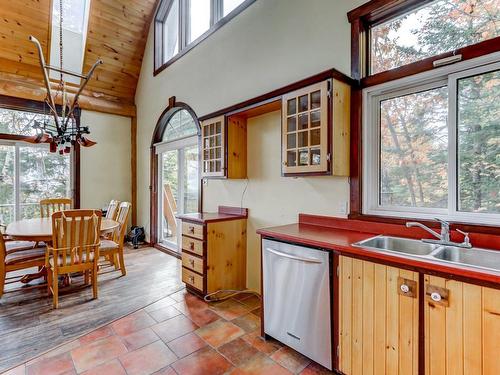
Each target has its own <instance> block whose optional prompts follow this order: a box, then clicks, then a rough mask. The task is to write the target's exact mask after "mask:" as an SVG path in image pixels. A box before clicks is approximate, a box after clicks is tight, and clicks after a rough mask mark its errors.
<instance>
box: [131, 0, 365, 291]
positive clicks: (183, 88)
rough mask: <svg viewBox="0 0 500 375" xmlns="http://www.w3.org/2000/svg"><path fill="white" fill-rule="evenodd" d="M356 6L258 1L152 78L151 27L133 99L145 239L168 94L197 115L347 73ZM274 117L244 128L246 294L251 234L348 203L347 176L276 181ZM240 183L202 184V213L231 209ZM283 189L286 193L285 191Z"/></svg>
mask: <svg viewBox="0 0 500 375" xmlns="http://www.w3.org/2000/svg"><path fill="white" fill-rule="evenodd" d="M364 2H365V1H364V0H353V1H351V0H335V1H332V0H309V1H305V0H257V1H256V2H255V3H254V4H253V5H251V6H250V7H249V8H247V9H246V10H245V11H243V12H242V13H241V14H239V15H238V16H236V17H235V18H234V19H233V20H232V21H231V22H229V23H228V24H226V25H225V26H224V27H222V28H221V29H220V30H218V31H217V32H216V33H214V34H213V35H211V36H210V37H209V38H208V39H206V40H205V41H203V42H202V43H201V44H200V45H198V46H196V47H195V48H194V49H193V50H192V51H190V52H189V53H188V54H186V55H185V56H183V57H182V58H181V59H179V60H178V61H176V62H175V63H174V64H172V65H171V66H169V67H168V68H167V69H165V70H164V71H163V72H162V73H160V74H159V75H158V76H156V77H153V32H152V30H153V28H152V27H151V29H150V30H151V32H150V34H149V37H148V42H147V46H146V51H145V54H144V59H143V64H142V70H141V76H140V79H139V85H138V88H137V93H136V106H137V114H138V187H137V189H138V210H139V211H138V222H139V224H140V225H144V226H146V230H147V231H148V232H149V207H150V202H149V178H150V176H149V158H150V144H151V137H152V133H153V129H154V127H155V125H156V122H157V121H158V117H159V116H160V114H161V112H162V111H163V110H164V109H165V107H166V106H167V103H168V98H169V97H170V96H176V98H177V100H178V101H182V102H185V103H187V104H189V105H190V106H191V107H192V108H193V109H194V111H195V112H196V114H197V115H198V116H199V117H201V116H203V115H205V114H208V113H210V112H213V111H215V110H218V109H221V108H225V107H228V106H230V105H233V104H236V103H239V102H241V101H244V100H247V99H250V98H253V97H255V96H258V95H261V94H264V93H266V92H269V91H271V90H274V89H277V88H279V87H282V86H285V85H287V84H289V83H292V82H295V81H298V80H300V79H302V78H306V77H308V76H311V75H314V74H316V73H319V72H321V71H324V70H326V69H329V68H336V69H338V70H340V71H342V72H344V73H346V74H348V73H349V71H350V25H349V23H348V21H347V16H346V14H347V12H348V11H349V10H351V9H353V8H355V7H357V6H359V5H361V4H362V3H364ZM279 132H280V119H279V115H277V114H276V113H274V114H268V115H265V116H262V117H261V118H259V119H254V120H252V121H250V123H249V125H248V149H249V159H248V160H249V165H248V167H249V178H250V182H249V187H248V190H247V195H246V196H245V198H244V206H246V207H248V208H249V209H250V219H249V227H248V234H249V236H248V287H250V288H253V289H257V288H258V287H259V284H258V280H259V274H258V260H259V254H258V237H257V236H256V235H255V230H256V229H257V228H260V227H265V226H272V225H280V224H285V223H290V222H294V221H296V219H297V215H298V213H299V212H308V213H316V214H326V215H337V216H339V215H340V213H339V207H340V205H341V204H343V202H346V201H348V198H349V196H348V194H349V192H348V184H347V179H346V178H333V177H314V178H300V179H291V178H287V179H284V178H281V177H280V169H279V168H280V154H279V153H280V147H281V145H280V137H279ZM244 186H245V181H220V180H219V181H215V180H210V181H209V182H208V185H206V186H205V187H204V197H203V201H204V209H205V210H207V211H213V210H215V209H216V208H217V206H218V205H219V204H233V205H239V204H240V201H241V193H242V191H243V189H244ZM283 192H286V193H285V194H284V193H283Z"/></svg>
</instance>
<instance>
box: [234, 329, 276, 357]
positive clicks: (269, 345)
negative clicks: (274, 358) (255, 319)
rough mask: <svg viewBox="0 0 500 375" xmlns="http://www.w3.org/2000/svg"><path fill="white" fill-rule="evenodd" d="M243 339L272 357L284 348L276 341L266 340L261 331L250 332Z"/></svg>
mask: <svg viewBox="0 0 500 375" xmlns="http://www.w3.org/2000/svg"><path fill="white" fill-rule="evenodd" d="M242 339H243V340H245V341H246V342H248V343H249V344H250V345H252V346H253V347H254V348H255V349H257V350H259V351H261V352H262V353H264V354H267V355H271V354H273V353H274V352H275V351H277V350H278V349H280V348H282V347H283V345H281V344H280V343H279V342H278V341H276V340H274V339H268V340H264V339H263V338H262V337H261V336H260V330H257V331H254V332H250V333H248V334H246V335H245V336H243V337H242Z"/></svg>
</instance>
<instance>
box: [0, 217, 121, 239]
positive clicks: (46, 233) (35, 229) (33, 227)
mask: <svg viewBox="0 0 500 375" xmlns="http://www.w3.org/2000/svg"><path fill="white" fill-rule="evenodd" d="M119 225H120V224H119V223H118V222H117V221H115V220H111V219H106V218H104V217H103V218H102V220H101V232H109V231H112V230H113V229H115V228H118V226H119ZM5 234H6V235H8V236H10V237H12V238H13V239H23V240H31V241H45V240H48V241H50V240H51V239H52V219H51V218H50V217H46V218H35V219H24V220H19V221H14V222H12V223H10V224H9V225H7V229H6V230H5Z"/></svg>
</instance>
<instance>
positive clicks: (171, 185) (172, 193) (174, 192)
mask: <svg viewBox="0 0 500 375" xmlns="http://www.w3.org/2000/svg"><path fill="white" fill-rule="evenodd" d="M161 163H162V164H161V167H162V170H163V172H162V176H163V177H162V209H163V215H162V227H161V228H162V230H161V239H162V240H165V241H171V242H173V243H174V244H175V243H177V236H176V234H177V220H176V218H175V215H177V207H178V206H179V169H178V168H179V151H178V150H172V151H167V152H164V153H163V154H162V156H161Z"/></svg>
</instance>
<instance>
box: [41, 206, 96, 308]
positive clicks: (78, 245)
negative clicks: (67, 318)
mask: <svg viewBox="0 0 500 375" xmlns="http://www.w3.org/2000/svg"><path fill="white" fill-rule="evenodd" d="M101 218H102V212H101V211H100V210H68V211H58V212H55V213H53V214H52V244H51V246H48V247H47V255H46V261H45V265H46V267H47V277H48V289H49V295H50V293H52V296H53V305H54V308H55V309H57V308H58V306H59V284H58V282H59V275H69V274H70V273H75V272H83V274H84V283H85V284H86V285H88V283H89V280H90V279H91V282H92V292H93V297H94V298H97V262H98V260H99V245H100V229H101Z"/></svg>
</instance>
